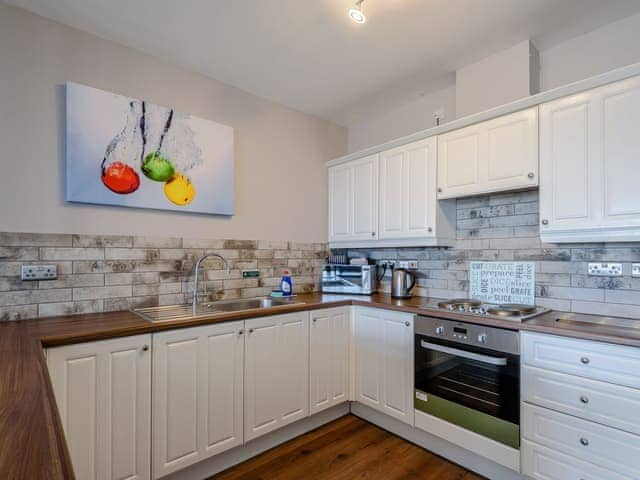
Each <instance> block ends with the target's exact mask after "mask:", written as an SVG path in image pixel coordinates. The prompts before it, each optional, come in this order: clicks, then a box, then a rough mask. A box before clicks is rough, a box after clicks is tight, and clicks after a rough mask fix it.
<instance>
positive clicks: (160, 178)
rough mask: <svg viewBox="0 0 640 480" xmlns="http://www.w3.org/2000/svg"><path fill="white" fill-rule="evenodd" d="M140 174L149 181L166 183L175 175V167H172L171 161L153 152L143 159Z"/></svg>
mask: <svg viewBox="0 0 640 480" xmlns="http://www.w3.org/2000/svg"><path fill="white" fill-rule="evenodd" d="M142 172H143V173H144V174H145V176H146V177H147V178H150V179H151V180H155V181H156V182H166V181H168V180H171V179H172V178H173V176H174V175H175V174H176V167H175V166H174V165H173V162H171V160H169V159H167V158H165V157H162V156H160V154H159V153H157V152H154V153H150V154H148V155H147V156H146V157H145V158H144V164H143V165H142Z"/></svg>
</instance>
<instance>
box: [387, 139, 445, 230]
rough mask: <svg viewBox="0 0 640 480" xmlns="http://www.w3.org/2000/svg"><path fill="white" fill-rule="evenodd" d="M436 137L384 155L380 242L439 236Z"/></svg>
mask: <svg viewBox="0 0 640 480" xmlns="http://www.w3.org/2000/svg"><path fill="white" fill-rule="evenodd" d="M435 184H436V139H435V137H432V138H428V139H426V140H421V141H419V142H414V143H411V144H409V145H404V146H402V147H398V148H394V149H392V150H388V151H386V152H383V153H381V154H380V229H379V230H380V238H385V239H387V238H411V237H432V236H435V218H434V217H435V208H436V194H435Z"/></svg>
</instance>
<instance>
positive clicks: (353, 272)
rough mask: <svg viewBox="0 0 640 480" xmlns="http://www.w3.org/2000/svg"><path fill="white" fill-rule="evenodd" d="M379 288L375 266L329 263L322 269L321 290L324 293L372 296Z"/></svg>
mask: <svg viewBox="0 0 640 480" xmlns="http://www.w3.org/2000/svg"><path fill="white" fill-rule="evenodd" d="M377 286H378V281H377V277H376V266H375V265H350V264H340V265H336V264H331V263H327V264H325V265H324V266H323V267H322V278H321V279H320V290H321V291H322V292H323V293H343V294H358V295H371V294H373V293H375V291H376V289H377Z"/></svg>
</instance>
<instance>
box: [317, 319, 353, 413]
mask: <svg viewBox="0 0 640 480" xmlns="http://www.w3.org/2000/svg"><path fill="white" fill-rule="evenodd" d="M349 312H350V307H340V308H328V309H323V310H314V311H312V312H311V314H310V315H311V325H310V326H309V394H310V395H309V409H310V413H311V414H314V413H318V412H320V411H322V410H325V409H327V408H329V407H333V406H334V405H338V404H340V403H343V402H346V401H347V400H349V371H350V369H349V344H350V341H349V340H350V338H351V324H350V315H349Z"/></svg>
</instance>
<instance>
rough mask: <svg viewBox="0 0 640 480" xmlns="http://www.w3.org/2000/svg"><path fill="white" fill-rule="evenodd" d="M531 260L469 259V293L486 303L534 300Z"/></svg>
mask: <svg viewBox="0 0 640 480" xmlns="http://www.w3.org/2000/svg"><path fill="white" fill-rule="evenodd" d="M535 283H536V281H535V264H534V263H533V262H470V266H469V296H470V297H471V298H476V299H478V300H482V301H483V302H487V303H518V304H524V305H534V304H535Z"/></svg>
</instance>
